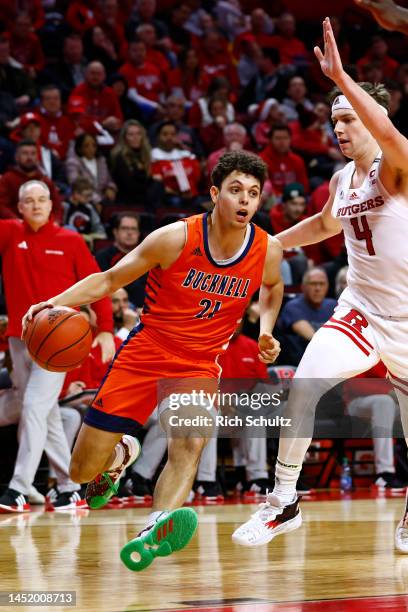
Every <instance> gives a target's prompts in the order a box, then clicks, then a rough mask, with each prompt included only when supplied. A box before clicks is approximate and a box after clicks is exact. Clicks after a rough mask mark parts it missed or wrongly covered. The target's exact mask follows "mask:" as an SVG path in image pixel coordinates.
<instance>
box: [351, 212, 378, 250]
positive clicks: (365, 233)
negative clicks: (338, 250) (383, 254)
mask: <svg viewBox="0 0 408 612" xmlns="http://www.w3.org/2000/svg"><path fill="white" fill-rule="evenodd" d="M360 221H361V229H360ZM350 223H351V225H352V226H353V230H354V234H355V236H356V238H357V240H365V243H366V247H367V251H368V254H369V255H375V250H374V245H373V234H372V232H371V230H370V228H369V226H368V221H367V217H366V215H362V216H361V217H353V219H350Z"/></svg>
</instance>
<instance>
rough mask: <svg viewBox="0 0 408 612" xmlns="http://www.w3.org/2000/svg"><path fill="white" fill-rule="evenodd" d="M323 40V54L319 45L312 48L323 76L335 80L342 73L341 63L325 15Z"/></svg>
mask: <svg viewBox="0 0 408 612" xmlns="http://www.w3.org/2000/svg"><path fill="white" fill-rule="evenodd" d="M323 40H324V55H323V53H322V51H321V49H320V47H315V48H314V53H315V56H316V57H317V59H318V60H319V63H320V68H321V69H322V72H323V74H324V75H325V76H327V77H328V78H329V79H332V81H334V82H336V80H337V79H338V78H340V77H341V76H342V75H343V73H344V70H343V64H342V63H341V58H340V53H339V50H338V48H337V44H336V40H335V38H334V34H333V30H332V27H331V23H330V19H329V18H328V17H326V19H325V20H324V21H323Z"/></svg>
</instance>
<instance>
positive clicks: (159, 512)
mask: <svg viewBox="0 0 408 612" xmlns="http://www.w3.org/2000/svg"><path fill="white" fill-rule="evenodd" d="M166 514H167V512H166V511H165V510H156V512H151V513H150V514H149V516H148V517H147V523H146V525H151V524H152V523H155V522H156V521H157V519H158V518H159V516H161V515H166ZM163 518H164V516H163Z"/></svg>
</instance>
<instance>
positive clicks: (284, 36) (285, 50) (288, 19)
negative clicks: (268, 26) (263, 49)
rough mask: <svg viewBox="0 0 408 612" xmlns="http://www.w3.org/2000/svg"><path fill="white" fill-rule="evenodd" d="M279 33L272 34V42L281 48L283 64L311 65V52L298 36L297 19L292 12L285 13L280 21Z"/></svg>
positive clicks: (278, 25)
mask: <svg viewBox="0 0 408 612" xmlns="http://www.w3.org/2000/svg"><path fill="white" fill-rule="evenodd" d="M277 27H278V31H279V34H277V35H276V36H272V37H271V39H272V40H270V44H271V45H272V44H273V45H274V46H275V47H276V48H278V49H279V51H280V55H281V61H282V64H288V65H291V66H297V67H307V66H308V65H309V53H308V51H307V49H306V47H305V45H304V44H303V42H302V41H301V40H300V39H299V38H297V37H296V20H295V18H294V16H293V15H292V13H283V14H282V15H281V16H280V17H279V19H278V21H277Z"/></svg>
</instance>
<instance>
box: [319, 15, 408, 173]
mask: <svg viewBox="0 0 408 612" xmlns="http://www.w3.org/2000/svg"><path fill="white" fill-rule="evenodd" d="M323 40H324V53H322V51H321V49H320V48H319V47H315V48H314V52H315V55H316V57H317V59H318V60H319V62H320V67H321V69H322V72H323V74H325V75H326V76H327V77H328V78H329V79H331V80H332V81H334V83H335V84H336V85H337V87H339V89H340V90H341V91H342V92H343V93H344V95H345V96H346V98H347V99H348V100H349V102H350V104H351V105H352V107H353V109H354V110H355V112H356V113H357V115H358V116H359V117H360V119H361V121H362V122H363V123H364V125H365V126H366V128H367V129H368V131H369V132H370V133H371V134H372V136H373V137H374V138H375V140H376V141H377V142H378V144H379V146H380V148H381V150H382V152H383V159H384V162H385V163H386V164H387V165H388V166H389V168H392V170H393V172H394V174H395V178H396V179H398V180H400V179H401V174H405V173H406V172H408V140H407V139H406V138H405V136H403V135H402V134H401V133H400V132H399V131H398V130H397V129H396V128H395V127H394V125H393V124H392V122H391V120H390V119H389V118H388V117H387V116H386V115H385V113H384V112H383V111H382V110H381V107H380V105H379V104H377V102H376V101H375V100H374V99H373V98H372V97H371V96H370V95H369V94H368V93H367V92H366V91H364V90H363V89H361V87H360V86H359V85H357V83H356V82H355V81H353V79H352V78H351V77H350V76H349V75H348V74H347V73H346V72H345V71H344V69H343V65H342V63H341V59H340V54H339V51H338V48H337V44H336V40H335V38H334V34H333V30H332V27H331V24H330V19H329V18H328V17H326V19H325V20H324V21H323Z"/></svg>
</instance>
